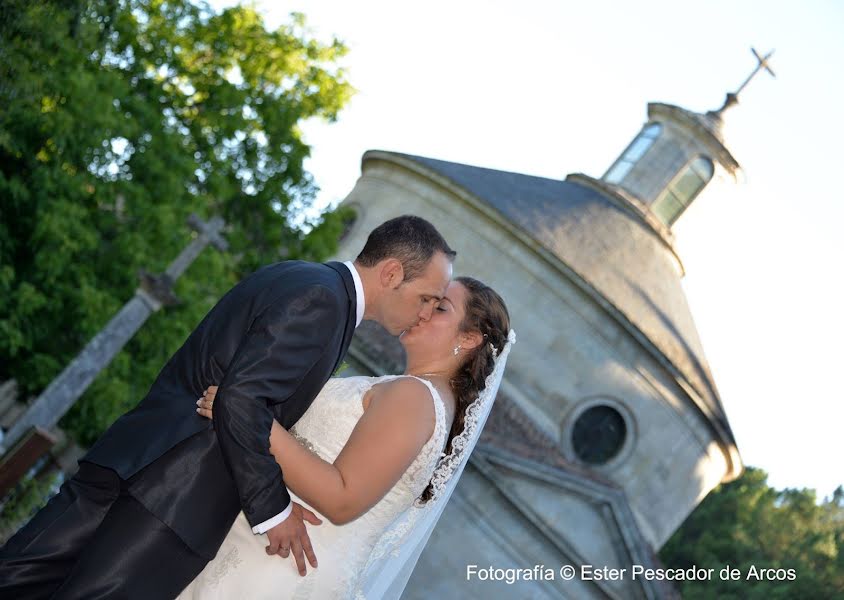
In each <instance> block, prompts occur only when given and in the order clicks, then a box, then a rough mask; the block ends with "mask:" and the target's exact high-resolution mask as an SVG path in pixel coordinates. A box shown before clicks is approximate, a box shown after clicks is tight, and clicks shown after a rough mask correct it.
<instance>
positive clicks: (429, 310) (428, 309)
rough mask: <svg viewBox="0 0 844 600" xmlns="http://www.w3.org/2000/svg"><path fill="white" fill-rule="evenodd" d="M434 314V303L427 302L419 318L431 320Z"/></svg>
mask: <svg viewBox="0 0 844 600" xmlns="http://www.w3.org/2000/svg"><path fill="white" fill-rule="evenodd" d="M432 314H434V305H433V303H431V302H426V303H425V305H424V306H423V307H422V310H421V311H419V320H420V321H430V320H431V315H432Z"/></svg>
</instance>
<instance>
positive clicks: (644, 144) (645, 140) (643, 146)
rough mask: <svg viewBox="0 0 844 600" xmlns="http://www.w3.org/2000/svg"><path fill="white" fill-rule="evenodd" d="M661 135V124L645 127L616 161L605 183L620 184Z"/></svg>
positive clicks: (605, 177) (605, 176)
mask: <svg viewBox="0 0 844 600" xmlns="http://www.w3.org/2000/svg"><path fill="white" fill-rule="evenodd" d="M660 133H662V125H660V124H659V123H651V124H650V125H648V126H647V127H645V128H644V129H643V130H642V132H641V133H640V134H639V135H637V136H636V139H635V140H633V142H632V143H631V144H630V145H629V146H627V150H625V151H624V154H622V155H621V158H619V159H618V160H617V161H615V164H614V165H613V166H612V167H610V170H609V171H607V173H606V175H604V181H606V182H607V183H618V182H620V181H621V180H622V179H624V176H625V175H627V173H628V172H629V171H630V169H632V168H633V165H635V164H636V162H637V161H638V160H639V159H640V158H642V156H643V155H644V154H645V152H647V150H648V148H650V147H651V145H653V143H654V140H656V138H658V137H659V134H660Z"/></svg>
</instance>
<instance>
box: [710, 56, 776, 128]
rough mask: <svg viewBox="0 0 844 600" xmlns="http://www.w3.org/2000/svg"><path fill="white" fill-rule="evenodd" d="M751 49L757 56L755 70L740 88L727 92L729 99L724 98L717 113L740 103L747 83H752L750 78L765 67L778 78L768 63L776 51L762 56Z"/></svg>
mask: <svg viewBox="0 0 844 600" xmlns="http://www.w3.org/2000/svg"><path fill="white" fill-rule="evenodd" d="M750 51H751V52H753V56H755V57H756V61H757V62H756V68H754V69H753V72H752V73H750V75H748V76H747V79H745V80H744V82H743V83H742V84H741V85H740V86H739V88H738V89H737V90H736V91H735V92H729V93H727V99H726V100H724V105H723V106H722V107H721V108H719V109H718V110H717V111H715V114H717V115H720V113H722V112H724V111H725V110H727V109H728V108H730V107H731V106H733V105H734V104H738V96H739V94H740V93H741V92H742V90H744V88H745V87H747V84H748V83H750V80H751V79H753V78H754V77H756V74H757V73H758V72H759V71H761V70H762V69H765V70H766V71H767V72H768V73H770V74H771V77H774V78H776V74H775V73H774V71H773V69H771V65H770V64H769V63H768V59H770V58H771V56H773V55H774V51H773V50H771V51H770V52H768V53H767V54H766V55H765V56H760V55H759V53H758V52H757V51H756V49H755V48H752V47H751V48H750Z"/></svg>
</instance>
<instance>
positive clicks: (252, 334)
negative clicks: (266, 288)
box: [213, 286, 342, 527]
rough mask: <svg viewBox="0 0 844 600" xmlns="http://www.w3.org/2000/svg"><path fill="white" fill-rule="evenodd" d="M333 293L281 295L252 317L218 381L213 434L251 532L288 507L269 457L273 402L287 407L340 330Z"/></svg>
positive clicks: (311, 289) (278, 473) (318, 289)
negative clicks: (247, 328)
mask: <svg viewBox="0 0 844 600" xmlns="http://www.w3.org/2000/svg"><path fill="white" fill-rule="evenodd" d="M341 318H342V315H341V309H340V303H339V300H338V298H337V296H336V295H335V294H334V293H333V292H332V291H331V290H329V289H328V288H326V287H323V286H311V287H308V288H304V289H299V290H295V291H292V292H288V293H286V294H283V295H282V297H280V298H278V299H277V300H275V301H274V302H273V303H272V304H271V306H270V307H269V308H268V309H266V310H265V311H264V312H263V313H262V314H261V315H260V316H259V317H258V319H256V320H255V322H254V323H253V324H252V327H250V329H249V332H248V333H247V335H246V337H245V339H244V340H243V341H242V342H241V344H240V346H239V347H238V349H237V352H236V354H235V356H234V358H233V359H232V362H231V364H230V365H229V368H228V369H227V370H226V373H225V375H224V376H223V381H222V382H221V383H220V385H219V388H218V390H217V396H216V398H215V400H214V420H213V423H214V429H215V431H216V433H217V440H218V442H219V444H220V449H221V450H222V453H223V458H224V460H225V461H226V465H227V467H228V469H229V472H230V473H231V475H232V478H233V479H234V481H235V484H236V486H237V491H238V495H239V496H240V503H241V507H242V508H243V512H244V514H245V515H246V518H247V520H248V521H249V524H250V525H252V526H253V527H254V526H256V525H258V524H260V523H262V522H264V521H266V520H267V519H269V518H271V517H273V516H274V515H277V514H279V513H281V512H282V511H283V510H284V509H285V508H286V507H287V506H288V504H289V503H290V494H288V492H287V488H286V487H285V485H284V480H283V476H282V472H281V469H280V468H279V466H278V463H277V462H276V461H275V459H274V458H273V456H272V455H271V454H270V450H269V448H270V443H269V438H270V430H271V428H272V422H273V413H272V411H271V409H270V406H271V405H275V404H280V403H283V402H285V401H286V400H287V399H288V398H289V397H290V396H291V395H292V394H293V393H294V392H295V390H296V388H297V387H298V386H299V383H300V382H301V381H302V379H303V378H304V377H305V376H306V375H307V374H308V372H309V371H310V370H311V369H312V368H313V366H314V365H315V364H316V363H317V361H318V360H319V359H320V358H321V357H322V355H323V354H324V353H325V352H326V351H327V349H328V347H329V345H330V342H331V340H332V338H333V337H334V336H335V335H336V334H337V332H338V330H340V331H341V329H340V327H341V325H340V319H341Z"/></svg>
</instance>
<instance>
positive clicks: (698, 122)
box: [601, 49, 774, 228]
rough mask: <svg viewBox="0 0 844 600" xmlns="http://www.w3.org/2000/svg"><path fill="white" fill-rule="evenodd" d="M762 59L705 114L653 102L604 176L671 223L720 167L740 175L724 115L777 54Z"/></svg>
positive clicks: (613, 186)
mask: <svg viewBox="0 0 844 600" xmlns="http://www.w3.org/2000/svg"><path fill="white" fill-rule="evenodd" d="M751 50H752V52H753V55H754V56H755V57H756V59H757V61H758V64H757V65H756V68H755V69H754V70H753V72H752V73H751V74H750V75H749V76H748V77H747V79H746V80H745V81H744V83H742V84H741V86H739V89H738V90H736V91H735V92H732V93H729V94H727V97H726V100H725V101H724V104H723V105H722V106H721V108H719V109H718V110H714V111H709V112H707V113H706V114H700V113H696V112H692V111H690V110H686V109H684V108H681V107H679V106H673V105H671V104H662V103H651V104H649V105H648V120H647V122H646V123H645V124H644V126H643V127H642V130H641V131H640V132H639V135H637V136H636V138H635V139H634V140H633V141H632V142H631V143H630V145H629V146H627V148H626V149H625V150H624V152H623V153H622V154H621V156H619V157H618V159H617V160H616V161H615V162H614V163H613V164H612V166H610V168H609V169H608V170H607V172H606V173H604V176H603V177H601V181H602V182H603V183H605V184H606V185H608V186H609V187H610V189H612V190H613V191H615V192H616V193H618V194H619V195H621V196H623V197H625V198H626V199H627V200H629V201H631V202H632V203H635V204H637V205H639V206H642V207H647V208H648V209H649V211H650V213H651V214H652V215H653V216H655V217H656V218H657V219H658V221H659V223H660V224H662V225H664V226H666V227H669V228H670V227H671V226H672V225H673V224H674V223H675V222H676V221H677V219H679V218H680V216H681V215H682V214H683V213H684V212H685V210H686V209H687V208H688V207H689V205H690V204H691V203H692V202H693V201H694V199H695V198H696V197H697V195H698V194H699V193H700V192H701V191H702V190H703V189H704V188H705V187H706V185H707V184H708V183H709V182H710V180H712V178H713V175H715V172H716V169H721V170H723V171H724V172H725V173H726V174H728V175H730V176H732V177H735V175H736V173H737V171H738V170H739V164H738V162H737V161H736V159H735V158H733V155H732V154H730V151H729V150H728V149H727V147H726V146H725V145H724V138H723V134H722V127H723V114H724V111H726V110H727V109H728V108H730V107H731V106H733V105H735V104H737V103H738V96H739V94H740V93H741V91H742V90H743V89H744V88H745V87H746V86H747V84H748V83H750V81H751V79H753V77H754V76H755V75H756V74H757V73H758V72H759V71H760V70H762V69H764V70H766V71H768V73H770V74H771V75H774V72H773V71H772V70H771V68H770V65H769V64H768V59H770V57H771V55H772V54H773V53H768V54H767V55H766V56H760V55H759V53H758V52H756V50H754V49H751Z"/></svg>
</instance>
